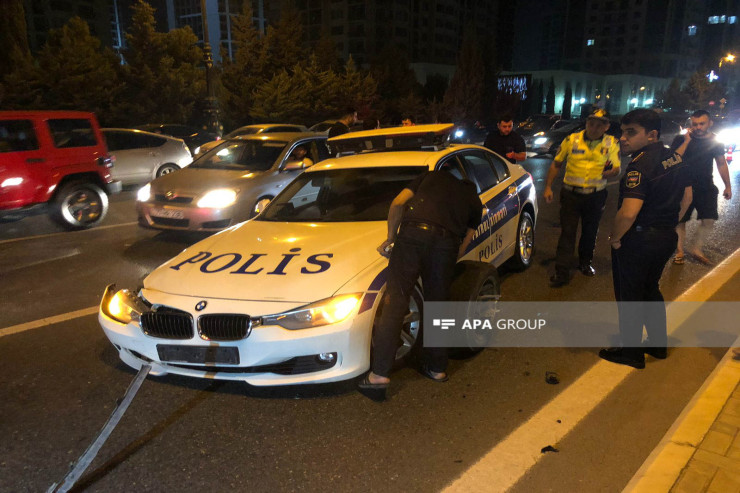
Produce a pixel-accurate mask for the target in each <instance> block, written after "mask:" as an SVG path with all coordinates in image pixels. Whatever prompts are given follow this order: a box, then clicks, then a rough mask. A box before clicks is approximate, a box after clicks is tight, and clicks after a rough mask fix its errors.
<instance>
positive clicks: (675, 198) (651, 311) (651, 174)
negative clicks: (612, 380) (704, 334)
mask: <svg viewBox="0 0 740 493" xmlns="http://www.w3.org/2000/svg"><path fill="white" fill-rule="evenodd" d="M659 136H660V116H658V114H657V113H655V112H654V111H651V110H646V109H639V110H634V111H630V112H629V113H627V114H626V115H624V117H622V138H621V139H620V142H621V144H622V151H624V152H628V153H630V154H631V156H632V160H631V161H630V163H629V164H628V165H627V169H626V172H625V174H624V176H623V177H622V181H621V182H620V184H619V202H618V207H619V210H618V211H617V216H616V218H615V219H614V225H613V229H612V234H611V236H610V237H609V242H610V243H611V247H612V275H613V277H614V296H615V298H616V300H617V302H618V310H619V334H620V336H621V340H622V341H621V342H622V347H619V348H609V349H602V350H601V351H599V357H601V358H603V359H605V360H607V361H611V362H613V363H619V364H623V365H629V366H632V367H634V368H638V369H641V368H645V353H647V354H649V355H651V356H653V357H655V358H660V359H663V358H665V357H666V356H667V350H666V346H667V343H668V342H667V341H668V335H667V328H666V313H665V304H664V300H663V295H662V294H661V292H660V286H659V285H658V282H659V281H660V276H661V274H662V272H663V268H664V267H665V264H666V262H668V259H669V258H670V257H671V254H672V253H673V250H674V249H675V248H676V241H677V235H676V231H675V227H676V224H677V223H678V218H679V214H681V213H685V212H686V210H687V209H688V207H689V204H690V203H691V186H690V183H689V179H688V176H687V167H686V165H685V164H684V163H683V161H682V158H681V155H682V154H683V153H684V152H685V150H686V145H685V144H684V145H682V146H681V147H679V148H678V149H677V150H676V152H675V153H674V152H673V151H670V150H668V149H666V148H665V147H664V146H663V143H662V142H660V140H659ZM628 302H640V303H628ZM643 326H644V327H645V328H646V330H647V334H648V340H647V341H646V342H645V344H644V347H643V343H642V332H643V330H642V329H643Z"/></svg>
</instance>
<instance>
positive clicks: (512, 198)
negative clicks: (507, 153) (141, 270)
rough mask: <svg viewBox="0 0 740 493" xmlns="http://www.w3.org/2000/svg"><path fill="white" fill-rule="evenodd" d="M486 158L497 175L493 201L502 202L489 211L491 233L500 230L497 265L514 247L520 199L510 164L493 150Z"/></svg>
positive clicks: (486, 154) (487, 153)
mask: <svg viewBox="0 0 740 493" xmlns="http://www.w3.org/2000/svg"><path fill="white" fill-rule="evenodd" d="M484 154H485V156H486V158H487V159H488V160H489V161H490V163H491V165H492V166H493V169H494V170H495V171H496V175H497V176H498V184H497V185H496V187H495V189H496V195H495V197H494V199H493V203H503V207H500V208H499V209H498V210H496V211H493V212H492V213H491V216H492V217H491V220H490V222H491V223H492V226H491V234H496V232H497V231H500V232H501V239H502V241H503V246H502V250H501V253H500V254H499V255H501V254H505V255H503V256H498V255H497V257H496V258H495V260H494V263H495V264H496V265H497V266H498V265H499V264H500V263H501V262H503V260H506V259H507V258H508V256H509V253H510V250H511V249H512V248H514V246H515V243H516V236H517V227H518V226H519V214H520V213H521V201H520V197H519V194H518V192H517V189H518V186H517V183H516V182H515V180H514V178H513V177H512V176H511V170H510V169H509V166H512V165H511V164H509V163H507V162H506V161H504V160H503V159H502V158H501V157H499V156H498V155H496V154H494V153H493V152H485V151H484Z"/></svg>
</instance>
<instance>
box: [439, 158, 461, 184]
mask: <svg viewBox="0 0 740 493" xmlns="http://www.w3.org/2000/svg"><path fill="white" fill-rule="evenodd" d="M435 169H437V170H440V171H447V172H449V173H451V174H452V175H453V176H454V177H455V178H457V179H458V180H463V179H465V173H464V172H463V170H462V167H461V164H460V162H459V161H458V160H457V157H456V156H447V157H446V158H444V160H442V161H441V162H440V163H439V164H437V166H436V168H435Z"/></svg>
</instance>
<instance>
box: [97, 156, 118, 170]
mask: <svg viewBox="0 0 740 493" xmlns="http://www.w3.org/2000/svg"><path fill="white" fill-rule="evenodd" d="M115 160H116V157H115V156H110V155H107V156H100V157H99V158H98V159H97V161H98V166H104V167H106V168H112V167H113V163H114V162H115Z"/></svg>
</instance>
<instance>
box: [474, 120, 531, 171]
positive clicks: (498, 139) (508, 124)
mask: <svg viewBox="0 0 740 493" xmlns="http://www.w3.org/2000/svg"><path fill="white" fill-rule="evenodd" d="M476 123H477V122H476ZM483 145H484V147H488V148H489V149H491V150H492V151H493V152H495V153H496V154H499V155H501V156H506V159H508V160H509V161H511V162H512V163H516V162H517V161H524V160H525V159H527V145H526V144H525V143H524V139H523V138H522V136H521V135H519V134H518V133H516V132H515V131H514V119H513V118H512V117H511V115H502V116H501V117H500V118H499V119H498V123H496V130H494V131H493V132H491V133H489V134H488V136H487V137H486V141H485V142H484V143H483Z"/></svg>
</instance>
